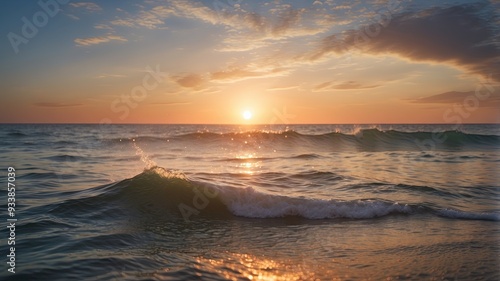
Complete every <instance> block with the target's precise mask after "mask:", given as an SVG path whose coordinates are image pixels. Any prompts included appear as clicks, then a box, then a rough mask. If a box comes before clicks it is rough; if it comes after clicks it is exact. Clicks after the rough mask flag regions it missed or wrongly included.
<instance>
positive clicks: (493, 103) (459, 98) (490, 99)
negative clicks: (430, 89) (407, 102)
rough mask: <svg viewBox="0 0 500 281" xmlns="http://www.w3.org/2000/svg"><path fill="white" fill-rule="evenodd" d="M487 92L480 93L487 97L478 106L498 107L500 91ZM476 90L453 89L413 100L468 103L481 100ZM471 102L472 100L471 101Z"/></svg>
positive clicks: (418, 101)
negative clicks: (486, 94) (459, 90)
mask: <svg viewBox="0 0 500 281" xmlns="http://www.w3.org/2000/svg"><path fill="white" fill-rule="evenodd" d="M485 93H488V92H486V91H483V92H481V93H479V96H480V97H481V98H482V97H483V96H484V97H485V99H484V100H482V99H481V100H482V101H481V102H479V103H478V106H481V107H498V106H500V93H495V92H489V95H488V96H487V98H486V96H485V95H484V94H485ZM477 95H478V94H476V92H474V91H468V92H458V91H451V92H446V93H442V94H437V95H432V96H428V97H423V98H419V99H416V100H413V101H412V102H414V103H448V104H456V103H458V104H464V103H467V101H468V100H470V99H474V100H480V99H478V98H477V97H476V96H477ZM469 103H470V101H469Z"/></svg>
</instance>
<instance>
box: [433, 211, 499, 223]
mask: <svg viewBox="0 0 500 281" xmlns="http://www.w3.org/2000/svg"><path fill="white" fill-rule="evenodd" d="M436 214H437V215H438V216H442V217H447V218H451V219H466V220H486V221H500V214H496V213H476V212H464V211H459V210H453V209H442V210H438V211H437V212H436Z"/></svg>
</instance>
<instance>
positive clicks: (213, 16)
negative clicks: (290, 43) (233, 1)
mask: <svg viewBox="0 0 500 281" xmlns="http://www.w3.org/2000/svg"><path fill="white" fill-rule="evenodd" d="M169 3H170V7H171V8H172V9H173V10H174V13H175V15H176V16H178V17H183V18H188V19H195V20H201V21H204V22H206V23H209V24H212V25H221V26H224V27H226V28H227V31H228V34H229V35H230V36H229V37H228V38H227V41H226V40H224V41H223V43H224V45H225V46H224V47H222V48H219V50H221V51H246V50H250V49H252V48H260V47H263V46H268V45H270V44H272V43H273V42H275V41H279V40H283V39H289V38H295V37H301V36H310V35H315V34H319V33H321V32H326V31H327V30H328V29H329V28H330V27H331V25H332V23H334V22H335V20H334V19H332V18H331V17H329V15H328V13H327V11H326V10H324V9H316V8H313V7H311V8H300V9H295V8H292V7H291V6H290V5H284V4H276V3H274V4H270V3H267V4H265V5H267V6H268V7H266V10H265V12H263V13H257V12H254V11H247V10H245V9H243V8H242V7H241V6H242V5H234V6H229V5H222V4H221V5H218V4H214V5H213V8H214V9H211V8H210V7H207V6H205V5H203V4H202V3H200V2H195V1H189V0H169ZM214 3H218V2H214ZM241 45H243V46H244V47H240V46H241Z"/></svg>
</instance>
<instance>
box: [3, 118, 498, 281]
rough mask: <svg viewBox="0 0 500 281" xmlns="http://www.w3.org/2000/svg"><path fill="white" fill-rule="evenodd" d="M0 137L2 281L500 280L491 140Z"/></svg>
mask: <svg viewBox="0 0 500 281" xmlns="http://www.w3.org/2000/svg"><path fill="white" fill-rule="evenodd" d="M0 127H1V131H0V143H1V148H2V149H1V150H0V156H1V157H0V159H1V160H0V161H1V163H2V165H1V167H2V169H3V170H4V172H3V175H4V176H3V179H4V183H5V190H6V189H7V167H14V168H15V170H16V171H15V173H16V216H15V218H16V219H18V221H17V222H16V244H15V247H16V265H15V267H16V268H15V271H16V273H11V272H8V271H7V270H8V268H9V265H8V264H7V263H6V262H7V261H8V258H7V257H6V255H8V254H9V247H10V246H9V245H7V243H6V242H7V239H6V238H8V235H9V232H8V230H6V229H5V228H3V230H2V232H1V235H2V237H4V238H2V241H3V242H2V243H1V247H0V252H1V253H3V254H2V255H3V256H4V257H5V258H4V262H3V263H2V264H3V265H4V267H3V270H2V273H1V275H0V278H2V279H3V278H8V279H7V280H11V279H12V280H48V279H51V280H70V279H83V280H110V279H111V280H335V279H339V280H367V279H372V280H381V279H386V278H390V279H393V280H408V279H410V280H413V279H415V280H422V279H424V280H429V279H430V280H432V279H449V280H498V279H499V278H500V270H499V269H498V268H499V265H500V262H499V257H500V256H499V254H500V244H499V242H500V236H499V234H500V227H499V226H500V224H499V223H500V206H499V204H498V202H499V199H500V184H499V182H500V181H499V176H498V175H499V173H498V172H499V167H500V150H499V149H500V126H498V125H463V126H461V127H456V126H453V125H288V126H232V125H208V126H207V125H107V126H102V125H1V126H0ZM0 201H1V202H5V203H4V204H3V206H4V207H2V208H3V209H4V210H6V209H7V192H2V193H1V198H0ZM2 214H3V217H4V224H5V225H7V221H6V220H7V218H8V216H7V213H6V212H3V211H2Z"/></svg>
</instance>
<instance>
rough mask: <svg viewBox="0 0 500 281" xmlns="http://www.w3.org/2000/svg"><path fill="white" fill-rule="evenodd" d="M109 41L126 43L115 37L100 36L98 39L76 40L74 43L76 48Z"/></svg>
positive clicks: (121, 38)
mask: <svg viewBox="0 0 500 281" xmlns="http://www.w3.org/2000/svg"><path fill="white" fill-rule="evenodd" d="M111 41H121V42H127V41H128V40H127V39H125V38H123V37H121V36H117V35H107V36H100V37H89V38H76V39H75V40H74V42H75V43H76V45H77V46H91V45H97V44H101V43H107V42H111Z"/></svg>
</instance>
